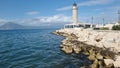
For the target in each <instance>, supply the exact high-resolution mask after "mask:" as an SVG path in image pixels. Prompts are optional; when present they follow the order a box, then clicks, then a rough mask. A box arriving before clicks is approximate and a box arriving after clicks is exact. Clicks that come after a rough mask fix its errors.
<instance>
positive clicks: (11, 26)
mask: <svg viewBox="0 0 120 68" xmlns="http://www.w3.org/2000/svg"><path fill="white" fill-rule="evenodd" d="M61 27H63V25H58V24H55V25H50V26H45V25H44V26H23V25H20V24H16V23H13V22H7V23H5V24H4V25H2V26H0V30H15V29H51V28H61Z"/></svg>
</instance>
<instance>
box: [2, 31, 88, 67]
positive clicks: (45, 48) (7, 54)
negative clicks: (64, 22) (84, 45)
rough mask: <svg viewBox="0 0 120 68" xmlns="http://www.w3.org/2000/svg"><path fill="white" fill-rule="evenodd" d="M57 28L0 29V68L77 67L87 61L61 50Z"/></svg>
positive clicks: (81, 56) (61, 38)
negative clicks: (55, 32) (56, 33)
mask: <svg viewBox="0 0 120 68" xmlns="http://www.w3.org/2000/svg"><path fill="white" fill-rule="evenodd" d="M55 30H57V29H26V30H0V68H80V66H83V65H86V64H87V65H89V64H90V62H89V60H88V59H87V58H86V56H84V55H83V54H80V55H75V54H65V53H64V52H63V51H61V48H60V45H61V41H62V40H63V39H64V37H62V36H57V35H55V34H53V33H52V32H54V31H55Z"/></svg>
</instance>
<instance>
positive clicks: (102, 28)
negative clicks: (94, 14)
mask: <svg viewBox="0 0 120 68" xmlns="http://www.w3.org/2000/svg"><path fill="white" fill-rule="evenodd" d="M93 30H109V28H108V27H101V28H93Z"/></svg>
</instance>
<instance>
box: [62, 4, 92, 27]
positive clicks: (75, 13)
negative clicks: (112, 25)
mask: <svg viewBox="0 0 120 68" xmlns="http://www.w3.org/2000/svg"><path fill="white" fill-rule="evenodd" d="M72 12H73V13H72V19H73V23H72V24H65V25H64V28H90V27H92V26H93V25H92V24H90V23H79V22H78V6H77V4H76V3H74V4H73V8H72Z"/></svg>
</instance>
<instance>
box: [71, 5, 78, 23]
mask: <svg viewBox="0 0 120 68" xmlns="http://www.w3.org/2000/svg"><path fill="white" fill-rule="evenodd" d="M72 12H73V14H72V18H73V24H78V7H77V4H76V3H74V4H73V9H72Z"/></svg>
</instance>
